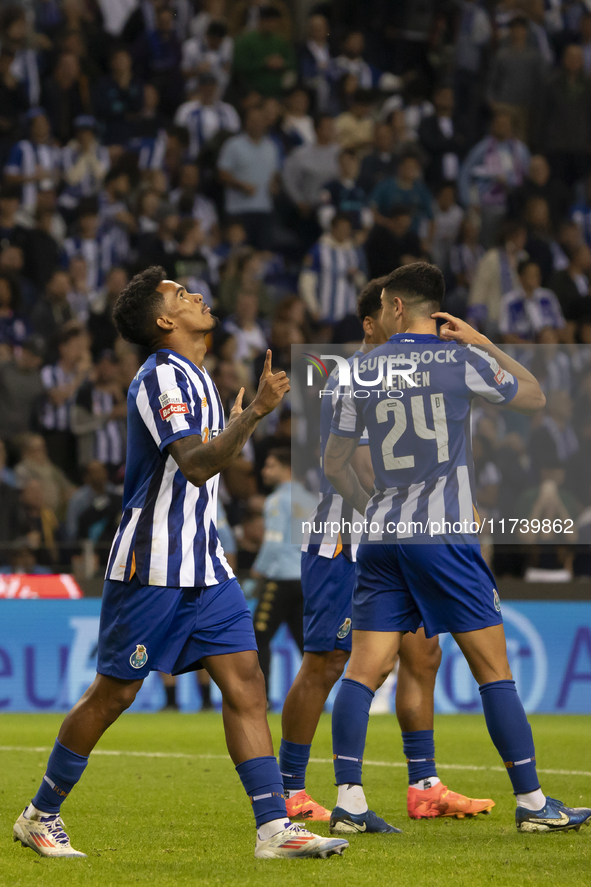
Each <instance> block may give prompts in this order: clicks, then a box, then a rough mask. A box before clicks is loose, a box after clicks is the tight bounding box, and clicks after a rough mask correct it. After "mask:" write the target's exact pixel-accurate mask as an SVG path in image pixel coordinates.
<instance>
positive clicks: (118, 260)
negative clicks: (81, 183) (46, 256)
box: [64, 198, 135, 292]
mask: <svg viewBox="0 0 591 887" xmlns="http://www.w3.org/2000/svg"><path fill="white" fill-rule="evenodd" d="M134 224H135V219H134ZM76 228H77V233H76V234H75V235H74V236H72V237H67V238H66V240H65V241H64V265H66V266H67V265H69V262H70V261H71V260H72V258H73V257H74V256H77V255H81V256H83V258H84V259H85V261H86V268H87V275H88V277H87V285H88V289H89V290H90V291H91V292H95V291H96V290H98V289H99V288H100V287H101V286H102V285H103V284H104V282H105V278H106V276H107V274H108V273H109V269H110V268H111V266H112V265H121V264H124V263H125V261H126V260H127V256H128V253H129V242H128V240H127V234H126V231H125V230H124V229H123V228H122V227H121V226H119V225H114V226H112V227H111V228H110V229H109V230H104V229H103V230H102V231H101V230H100V229H99V215H98V209H97V205H96V201H94V200H93V198H86V199H84V200H81V201H80V204H79V208H78V215H77V225H76Z"/></svg>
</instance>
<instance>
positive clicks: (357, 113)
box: [335, 89, 375, 153]
mask: <svg viewBox="0 0 591 887" xmlns="http://www.w3.org/2000/svg"><path fill="white" fill-rule="evenodd" d="M348 105H349V108H348V110H346V111H343V113H342V114H339V116H338V117H337V118H336V120H335V131H336V136H337V141H338V143H339V145H340V146H341V148H351V149H353V150H355V151H358V152H359V153H366V152H367V151H368V150H369V148H370V146H371V145H372V143H373V138H374V130H375V123H374V120H373V117H372V115H371V106H372V97H371V93H370V92H368V91H367V90H363V89H359V90H357V92H355V93H354V94H353V95H352V96H351V98H350V100H349V102H348Z"/></svg>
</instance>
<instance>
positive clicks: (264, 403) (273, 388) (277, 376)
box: [167, 351, 290, 487]
mask: <svg viewBox="0 0 591 887" xmlns="http://www.w3.org/2000/svg"><path fill="white" fill-rule="evenodd" d="M271 358H272V355H271V351H267V356H266V358H265V366H264V369H263V372H262V375H261V378H260V381H259V387H258V390H257V393H256V396H255V398H254V400H253V402H252V403H251V404H250V405H249V406H248V407H246V409H245V410H243V409H242V397H243V394H244V389H243V388H241V389H240V392H239V394H238V397H237V398H236V401H235V403H234V406H233V407H232V411H231V413H230V421H229V422H228V427H227V428H225V429H224V431H222V433H221V434H219V435H218V436H217V437H214V438H213V439H212V440H209V441H207V443H203V442H202V440H201V437H200V436H199V435H198V434H193V435H189V436H188V437H182V438H181V439H180V440H176V441H174V443H171V444H170V445H169V446H168V447H167V450H168V452H169V453H170V454H171V456H172V458H173V459H174V460H175V462H176V463H177V465H178V466H179V468H180V469H181V471H182V472H183V474H184V476H185V477H186V478H187V480H188V481H190V482H191V483H192V484H194V485H195V486H196V487H201V486H203V484H204V483H205V482H206V481H208V480H209V478H210V477H214V475H216V474H218V473H219V472H220V471H223V470H224V468H226V467H227V466H228V465H229V464H230V462H232V460H233V459H235V458H236V457H237V456H238V454H239V453H240V452H241V450H242V448H243V446H244V444H245V443H246V441H247V440H248V438H249V437H250V435H251V434H252V432H253V431H254V429H255V428H256V427H257V425H258V423H259V422H260V421H261V419H262V418H263V416H266V415H267V414H268V413H271V412H272V411H273V410H274V409H275V407H276V406H278V404H279V403H280V402H281V400H282V398H283V395H284V394H286V393H287V392H288V391H289V390H290V385H289V379H288V378H287V375H286V374H285V373H284V372H283V371H282V372H280V373H273V372H272V370H271Z"/></svg>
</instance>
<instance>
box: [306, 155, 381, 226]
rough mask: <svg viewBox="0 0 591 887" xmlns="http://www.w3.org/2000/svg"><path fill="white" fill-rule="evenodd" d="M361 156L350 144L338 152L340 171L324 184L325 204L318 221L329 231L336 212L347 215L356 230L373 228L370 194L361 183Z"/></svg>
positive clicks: (323, 202)
mask: <svg viewBox="0 0 591 887" xmlns="http://www.w3.org/2000/svg"><path fill="white" fill-rule="evenodd" d="M358 179H359V158H358V157H357V154H356V153H355V151H353V150H352V149H351V148H345V149H343V150H342V151H341V152H340V154H339V175H338V177H337V178H336V179H331V180H330V181H329V182H327V183H326V185H325V186H324V188H323V190H322V193H321V200H322V206H321V207H320V209H319V210H318V215H319V221H320V224H321V226H322V228H323V229H324V230H325V231H326V230H327V229H328V228H329V226H330V222H331V219H332V218H333V216H334V215H335V214H336V213H340V214H342V215H346V216H348V217H349V219H350V221H351V225H352V226H353V230H354V231H361V230H362V229H364V228H371V226H372V225H373V214H372V212H371V210H370V209H369V207H368V205H367V204H368V196H367V194H366V192H365V191H364V190H363V188H362V187H361V186H360V185H359V181H358Z"/></svg>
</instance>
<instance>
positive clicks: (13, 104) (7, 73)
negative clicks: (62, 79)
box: [0, 46, 29, 167]
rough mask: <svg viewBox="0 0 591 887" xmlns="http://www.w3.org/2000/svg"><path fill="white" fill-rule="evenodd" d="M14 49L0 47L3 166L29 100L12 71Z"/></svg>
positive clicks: (0, 149) (0, 155)
mask: <svg viewBox="0 0 591 887" xmlns="http://www.w3.org/2000/svg"><path fill="white" fill-rule="evenodd" d="M14 58H15V56H14V50H12V49H11V48H10V47H8V46H2V47H1V48H0V108H1V109H2V112H1V113H0V167H1V166H4V164H5V162H6V159H7V157H8V154H9V151H10V147H11V145H12V143H13V141H14V139H15V138H16V137H18V135H19V132H20V120H21V119H22V117H24V115H25V114H26V112H27V109H28V107H29V102H28V98H27V93H26V90H25V88H24V86H23V84H22V83H19V81H18V80H17V78H16V77H15V75H14V74H13V73H12V66H13V64H14Z"/></svg>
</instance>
